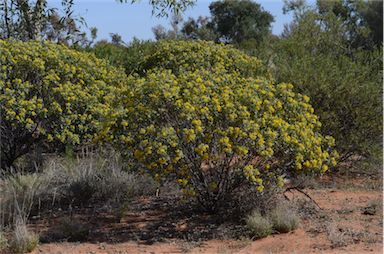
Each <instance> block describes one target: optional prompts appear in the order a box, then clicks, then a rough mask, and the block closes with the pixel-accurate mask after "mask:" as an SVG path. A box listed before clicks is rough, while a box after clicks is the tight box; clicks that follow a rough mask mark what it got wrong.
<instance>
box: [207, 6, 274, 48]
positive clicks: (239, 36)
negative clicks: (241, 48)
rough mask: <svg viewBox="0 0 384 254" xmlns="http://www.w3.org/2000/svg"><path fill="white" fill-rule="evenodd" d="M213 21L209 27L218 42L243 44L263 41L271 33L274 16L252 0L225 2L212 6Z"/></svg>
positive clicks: (210, 7)
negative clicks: (250, 41)
mask: <svg viewBox="0 0 384 254" xmlns="http://www.w3.org/2000/svg"><path fill="white" fill-rule="evenodd" d="M209 10H210V12H211V15H212V20H211V22H210V23H209V26H210V27H211V29H212V30H214V31H215V32H216V33H217V34H218V37H217V39H216V40H217V41H221V42H226V43H241V42H242V41H244V40H249V39H255V40H257V41H262V40H263V38H264V37H265V36H266V35H268V34H269V33H270V30H271V23H272V22H273V21H274V19H273V16H272V15H271V14H270V13H269V12H267V11H264V10H263V8H262V7H261V6H260V4H257V3H255V2H252V1H250V0H240V1H233V0H224V1H216V2H213V3H211V4H210V6H209Z"/></svg>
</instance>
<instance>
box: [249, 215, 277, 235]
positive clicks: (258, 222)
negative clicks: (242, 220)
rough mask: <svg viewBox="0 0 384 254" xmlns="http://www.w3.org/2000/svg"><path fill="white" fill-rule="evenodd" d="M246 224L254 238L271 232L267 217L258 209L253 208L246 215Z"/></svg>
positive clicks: (271, 227)
mask: <svg viewBox="0 0 384 254" xmlns="http://www.w3.org/2000/svg"><path fill="white" fill-rule="evenodd" d="M246 224H247V227H248V229H249V230H250V231H251V234H252V236H253V237H255V238H263V237H266V236H268V235H270V234H272V229H273V225H272V223H271V222H270V221H269V220H268V218H265V217H263V216H262V215H261V213H260V212H259V211H256V210H255V211H253V212H252V213H251V214H250V215H248V217H247V218H246Z"/></svg>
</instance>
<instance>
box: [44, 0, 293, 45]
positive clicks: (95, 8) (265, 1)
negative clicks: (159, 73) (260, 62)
mask: <svg viewBox="0 0 384 254" xmlns="http://www.w3.org/2000/svg"><path fill="white" fill-rule="evenodd" d="M211 2H212V1H211V0H197V2H196V4H195V6H193V7H191V8H190V9H188V10H187V11H186V12H185V13H184V14H183V18H184V20H187V19H188V17H194V18H197V17H198V16H200V15H203V16H209V8H208V6H209V4H210V3H211ZM256 2H257V3H259V4H261V6H262V7H263V8H264V10H267V11H269V12H270V13H271V14H272V15H273V16H274V18H275V22H274V23H273V24H272V32H273V33H274V34H276V35H278V34H280V33H281V32H282V31H283V29H284V24H285V23H289V22H290V21H291V19H292V17H291V15H283V11H282V8H283V5H284V3H283V0H259V1H256ZM60 3H61V1H60V0H48V4H49V6H50V7H57V8H59V9H60V8H61V5H60ZM151 11H152V7H151V6H150V5H149V4H148V0H141V1H140V2H139V3H135V4H130V1H128V3H124V4H122V3H118V2H116V1H115V0H75V1H74V13H75V14H76V15H78V16H82V17H83V18H84V19H85V20H86V22H87V25H88V27H97V29H98V37H97V39H98V40H101V39H109V38H110V36H109V34H110V33H118V34H120V35H121V36H122V38H123V40H124V41H125V42H129V41H130V40H131V39H132V38H133V37H137V38H139V39H153V38H154V37H153V33H152V30H151V29H152V27H154V26H156V25H158V24H162V25H163V26H165V27H169V20H168V19H166V18H157V17H155V16H152V13H151Z"/></svg>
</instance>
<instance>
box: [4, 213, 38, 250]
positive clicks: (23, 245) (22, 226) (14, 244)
mask: <svg viewBox="0 0 384 254" xmlns="http://www.w3.org/2000/svg"><path fill="white" fill-rule="evenodd" d="M38 243H39V236H38V235H37V234H35V233H33V232H31V231H29V230H28V228H27V225H26V223H25V221H23V220H20V221H17V222H16V224H15V227H14V230H13V233H12V237H11V240H10V243H9V249H10V250H11V251H12V252H13V253H26V252H31V251H33V250H34V249H35V248H36V247H37V245H38Z"/></svg>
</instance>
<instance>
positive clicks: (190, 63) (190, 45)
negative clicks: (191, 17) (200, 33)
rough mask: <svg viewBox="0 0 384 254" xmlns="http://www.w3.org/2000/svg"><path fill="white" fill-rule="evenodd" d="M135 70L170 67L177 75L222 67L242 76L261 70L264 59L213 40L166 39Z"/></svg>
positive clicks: (143, 70) (145, 70)
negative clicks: (261, 59)
mask: <svg viewBox="0 0 384 254" xmlns="http://www.w3.org/2000/svg"><path fill="white" fill-rule="evenodd" d="M151 47H152V49H151V50H148V52H147V55H146V56H145V57H144V59H143V60H142V63H141V64H139V67H137V70H136V72H138V73H139V74H145V73H146V72H147V71H148V70H151V69H155V68H158V69H169V70H172V72H173V73H174V74H179V73H182V72H184V71H194V70H196V69H206V70H212V69H220V70H221V71H225V72H239V73H240V74H241V75H243V76H257V75H259V74H260V73H261V68H260V67H261V61H260V60H258V59H257V58H256V57H252V56H249V55H247V54H245V53H244V52H242V51H240V50H238V49H235V48H234V47H233V46H231V45H223V44H216V43H214V42H212V41H182V40H179V41H174V40H163V41H159V42H158V43H156V44H154V45H152V46H151Z"/></svg>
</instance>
